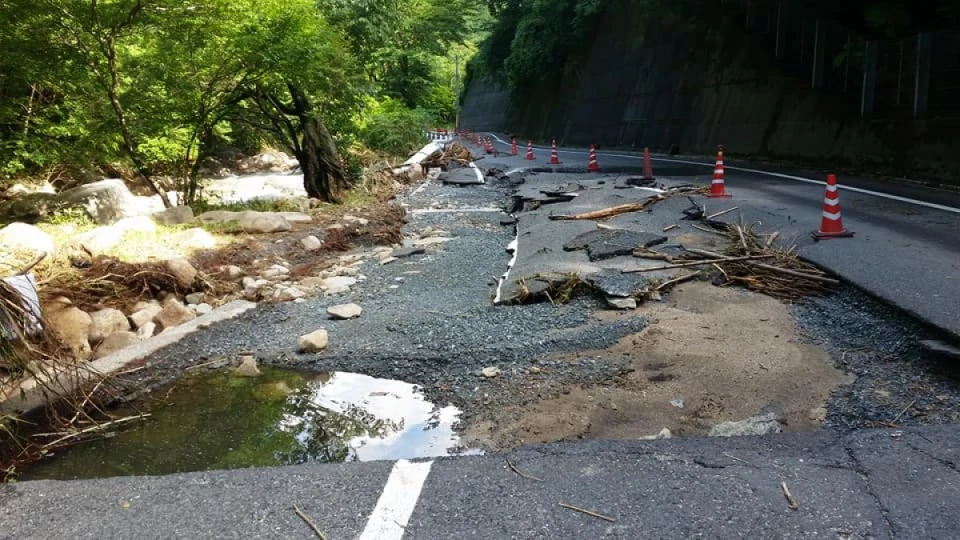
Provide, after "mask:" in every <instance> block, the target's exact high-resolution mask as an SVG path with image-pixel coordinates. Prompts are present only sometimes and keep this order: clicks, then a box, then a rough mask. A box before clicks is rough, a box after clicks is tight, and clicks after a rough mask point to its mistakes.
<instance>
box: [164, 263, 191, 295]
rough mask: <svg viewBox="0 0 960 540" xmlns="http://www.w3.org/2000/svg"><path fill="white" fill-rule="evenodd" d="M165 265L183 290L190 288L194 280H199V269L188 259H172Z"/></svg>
mask: <svg viewBox="0 0 960 540" xmlns="http://www.w3.org/2000/svg"><path fill="white" fill-rule="evenodd" d="M165 265H166V267H167V270H168V271H169V272H170V274H171V275H172V276H173V277H174V279H176V280H177V286H178V287H180V288H181V289H188V288H190V286H191V285H193V280H195V279H197V269H196V268H194V267H193V265H192V264H190V262H189V261H187V260H186V259H171V260H169V261H166V263H165Z"/></svg>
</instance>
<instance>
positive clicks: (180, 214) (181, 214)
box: [151, 206, 193, 230]
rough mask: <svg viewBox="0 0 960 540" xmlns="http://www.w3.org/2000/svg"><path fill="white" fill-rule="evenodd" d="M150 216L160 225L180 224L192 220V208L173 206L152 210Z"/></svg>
mask: <svg viewBox="0 0 960 540" xmlns="http://www.w3.org/2000/svg"><path fill="white" fill-rule="evenodd" d="M151 217H152V218H153V220H154V221H156V222H157V223H159V224H161V225H180V224H182V223H189V222H191V221H193V209H192V208H190V207H189V206H174V207H173V208H164V209H163V210H160V211H158V212H154V213H153V214H152V215H151ZM191 230H192V229H191Z"/></svg>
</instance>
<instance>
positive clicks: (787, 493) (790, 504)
mask: <svg viewBox="0 0 960 540" xmlns="http://www.w3.org/2000/svg"><path fill="white" fill-rule="evenodd" d="M780 487H781V488H783V496H784V497H786V498H787V506H788V507H790V509H791V510H797V509H799V508H800V505H799V504H797V501H796V499H794V498H793V495H791V494H790V488H788V487H787V483H786V482H780Z"/></svg>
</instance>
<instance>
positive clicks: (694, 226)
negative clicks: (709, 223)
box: [690, 223, 726, 236]
mask: <svg viewBox="0 0 960 540" xmlns="http://www.w3.org/2000/svg"><path fill="white" fill-rule="evenodd" d="M690 226H691V227H693V228H694V229H697V230H698V231H703V232H708V233H713V234H719V235H720V236H726V233H724V232H722V231H718V230H716V229H708V228H706V227H701V226H699V225H697V224H696V223H691V224H690Z"/></svg>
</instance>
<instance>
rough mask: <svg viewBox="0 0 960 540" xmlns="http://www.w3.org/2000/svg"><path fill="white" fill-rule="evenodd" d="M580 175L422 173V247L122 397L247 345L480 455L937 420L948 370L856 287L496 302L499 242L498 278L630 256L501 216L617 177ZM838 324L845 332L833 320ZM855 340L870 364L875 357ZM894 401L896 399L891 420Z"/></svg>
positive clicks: (705, 283)
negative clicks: (372, 388) (308, 346)
mask: <svg viewBox="0 0 960 540" xmlns="http://www.w3.org/2000/svg"><path fill="white" fill-rule="evenodd" d="M580 176H581V177H582V176H583V175H580ZM581 177H578V176H576V175H564V176H562V177H559V178H553V177H550V176H549V175H544V176H542V177H541V178H540V179H538V178H537V175H533V176H527V177H526V178H523V176H518V175H510V176H506V175H503V174H502V173H499V172H497V171H494V174H493V176H488V177H487V181H486V183H485V184H472V185H469V186H466V187H457V186H453V185H445V184H443V183H442V182H441V181H439V180H433V181H431V182H429V183H428V184H425V185H422V186H419V187H417V188H415V189H411V190H410V191H409V192H408V193H406V194H404V195H402V196H401V197H400V198H399V199H398V204H400V205H402V206H403V207H404V208H405V210H406V215H407V218H406V219H407V224H406V225H405V226H404V228H403V233H404V240H403V244H405V245H408V246H412V245H413V244H414V242H416V241H417V240H422V239H423V238H427V239H434V240H436V239H441V240H436V241H430V242H426V243H423V242H421V244H420V245H419V246H417V249H412V250H410V251H409V253H408V254H406V255H405V256H404V257H402V258H399V259H396V260H392V261H389V262H386V261H384V259H383V258H382V257H378V256H376V255H375V254H374V253H373V252H365V251H362V250H361V251H357V252H350V253H347V254H346V256H349V257H356V261H357V262H356V268H357V276H356V277H357V283H356V284H355V285H354V286H352V287H350V288H349V290H345V291H338V292H329V293H328V294H326V295H323V296H317V297H311V298H307V299H304V301H302V302H300V303H283V304H264V305H260V306H259V307H257V308H256V309H255V310H252V311H250V312H248V313H246V314H244V315H241V316H240V317H238V318H237V319H235V320H231V321H225V322H223V323H219V324H217V325H215V326H213V327H211V328H210V329H209V330H208V331H206V332H204V333H198V334H195V335H191V336H189V337H187V338H185V339H184V340H183V341H181V342H179V343H177V344H175V345H172V346H170V347H168V348H166V349H164V350H162V351H161V352H160V353H158V354H156V355H155V356H154V357H152V358H151V359H150V360H149V362H148V363H146V364H144V365H143V367H142V369H140V370H139V371H137V372H135V373H131V374H128V375H125V376H123V380H124V381H125V382H126V385H127V388H128V389H129V390H130V394H129V397H130V398H131V399H133V398H136V397H138V396H142V395H143V394H144V393H150V392H152V391H155V390H157V389H166V388H167V387H168V385H169V384H171V383H175V381H176V380H177V379H178V378H179V377H180V375H181V374H183V373H184V372H186V371H187V370H190V371H195V370H198V369H199V370H223V369H226V368H229V367H230V366H233V365H236V364H237V363H239V358H240V355H241V353H249V354H251V355H252V356H254V357H255V358H256V359H257V361H258V362H260V363H261V364H272V365H276V366H281V367H287V368H293V369H297V370H303V371H309V372H340V373H342V372H346V373H359V374H363V375H368V376H372V377H378V378H382V379H392V380H400V381H405V382H408V383H413V384H416V385H418V387H419V388H420V389H421V391H422V392H423V394H424V395H425V397H426V399H427V400H429V401H430V402H432V403H434V404H435V405H436V406H437V407H444V406H446V405H448V404H452V405H455V406H456V407H457V408H458V409H459V410H460V411H462V414H461V416H460V424H459V427H458V429H459V431H460V432H461V433H462V436H463V439H462V442H464V443H466V444H467V445H468V446H471V447H474V448H481V449H484V450H486V451H500V450H506V449H511V448H516V447H518V446H521V445H523V444H528V443H532V442H551V441H558V440H572V439H636V438H643V437H658V436H660V437H663V436H666V434H667V431H666V430H668V431H669V435H670V436H672V437H677V436H696V435H710V434H713V435H720V434H728V435H729V434H756V433H770V432H775V431H811V430H816V429H820V428H821V427H823V426H824V425H826V426H827V427H833V428H841V429H849V428H855V427H865V426H871V425H872V426H877V425H882V424H879V422H888V423H890V425H897V426H900V425H910V424H918V423H940V422H947V421H951V419H952V418H953V415H954V414H955V412H956V406H957V403H958V399H957V396H958V394H957V392H956V385H955V383H953V382H952V381H951V379H950V378H949V376H945V375H944V374H943V373H939V372H937V371H936V370H932V369H929V366H927V367H925V366H924V364H923V361H922V359H920V358H919V357H918V356H916V355H915V352H916V351H914V350H912V349H909V348H902V349H897V348H895V347H892V345H891V344H894V343H897V342H902V343H908V342H911V343H912V342H914V341H916V340H917V339H919V338H920V337H921V336H922V331H921V330H917V329H916V328H914V327H912V326H910V325H909V324H907V323H905V322H904V321H903V320H902V318H898V317H899V316H898V315H895V314H892V315H891V314H875V315H870V317H867V315H865V314H873V313H874V312H875V311H876V310H875V308H874V306H872V305H869V304H868V303H862V302H861V303H857V302H859V301H858V300H857V301H853V302H852V301H851V298H858V297H857V296H856V294H857V293H849V292H847V289H845V288H843V287H841V288H840V292H841V294H840V295H839V296H830V297H825V298H821V299H816V300H815V301H813V302H810V303H808V304H805V305H803V306H799V307H798V306H793V305H789V304H787V303H784V302H781V301H779V300H776V299H773V298H770V297H768V296H764V295H760V294H757V293H753V292H748V291H746V290H744V289H741V288H737V287H717V286H714V285H713V284H711V281H712V277H711V275H710V273H709V272H707V273H704V274H703V275H702V276H699V277H698V278H697V279H694V280H693V281H690V282H686V283H683V284H680V285H677V286H675V287H673V289H672V290H671V291H670V292H664V294H663V295H659V296H660V299H659V300H657V299H656V295H652V296H651V295H645V296H644V298H646V299H647V301H646V303H643V302H641V305H640V306H639V307H638V308H636V309H618V308H615V307H612V306H611V305H610V304H609V299H608V298H605V295H602V294H597V293H596V289H595V288H584V289H579V290H578V291H575V294H571V300H570V301H569V302H568V303H561V302H557V301H551V298H545V299H541V300H542V301H539V302H535V303H526V304H522V305H495V303H494V298H495V296H496V292H497V289H498V286H500V285H502V284H501V276H502V275H503V274H504V272H505V271H506V270H507V265H508V263H509V261H510V260H511V258H512V257H513V255H514V254H512V253H509V252H507V247H508V246H509V245H511V243H512V242H514V241H515V240H518V244H519V246H518V247H519V252H518V253H515V254H516V255H517V260H516V264H515V266H514V268H512V269H511V273H510V275H509V279H508V281H509V282H510V283H513V284H516V283H518V282H519V281H521V280H530V281H532V280H533V279H534V278H536V277H537V276H541V275H544V274H546V273H548V272H556V271H557V270H558V269H560V271H561V272H564V273H570V272H574V271H580V270H583V271H586V272H588V273H590V272H592V273H596V272H598V271H602V272H605V273H606V274H605V275H607V274H610V272H611V271H612V270H615V268H616V267H617V265H618V264H619V265H625V264H629V265H635V264H638V263H639V262H640V261H639V260H638V259H636V258H635V257H632V256H631V255H629V252H630V250H629V249H628V250H627V251H626V253H627V254H617V255H615V256H611V257H609V258H603V259H602V260H600V261H591V260H590V256H589V253H587V250H585V249H569V250H568V249H564V247H563V246H564V244H566V243H569V242H570V241H571V240H572V239H575V238H577V237H578V236H579V235H581V234H584V233H585V232H590V231H591V230H596V229H597V227H596V224H595V223H592V222H578V223H576V224H574V226H570V224H569V223H564V224H563V225H564V226H563V227H562V228H561V227H556V228H552V227H551V220H549V219H540V218H534V221H533V223H534V224H535V225H536V226H537V232H536V233H535V234H524V232H525V230H526V229H524V220H525V219H529V218H530V215H526V216H525V212H523V211H520V210H519V209H517V208H512V210H513V215H512V216H511V215H510V214H509V213H508V212H507V211H506V209H510V207H511V206H515V205H512V202H515V198H514V195H515V194H516V193H517V188H518V187H521V186H522V189H530V187H531V186H532V185H535V184H536V183H537V182H538V181H540V182H543V183H544V185H547V184H550V185H553V184H555V183H557V181H560V182H570V181H573V182H574V183H576V182H580V183H588V181H589V182H597V183H599V182H604V184H599V185H605V183H606V182H610V183H611V184H616V183H617V178H618V177H616V176H603V175H600V176H596V175H594V176H589V177H582V178H581ZM498 178H499V180H498ZM683 180H684V179H682V178H681V179H680V181H679V182H677V183H678V184H680V183H683ZM587 189H589V188H587ZM599 191H600V190H596V191H591V192H590V193H591V194H590V195H589V196H591V197H592V196H594V195H597V196H598V198H597V200H596V201H595V202H594V203H589V204H587V203H585V202H584V201H586V200H587V199H586V198H583V199H580V200H578V201H576V205H578V206H576V208H572V207H568V208H564V207H563V204H565V203H564V202H562V201H561V202H551V203H548V204H546V205H538V206H537V208H536V209H533V210H540V211H541V213H542V214H544V215H549V214H550V213H572V212H574V211H581V210H585V209H590V208H591V206H593V207H595V206H596V205H607V206H609V204H610V201H608V200H606V199H605V198H603V197H599V195H598V193H599ZM614 193H615V194H616V199H617V201H615V202H623V200H620V199H626V200H630V197H631V196H633V197H640V196H643V197H648V196H650V194H651V193H653V192H651V191H649V190H648V191H646V192H644V191H643V190H632V189H620V190H618V191H616V192H614ZM628 194H629V195H628ZM574 199H575V197H574ZM568 202H569V201H568ZM685 206H688V203H687V200H686V197H682V198H676V199H671V200H666V201H662V202H660V203H658V204H656V205H653V206H652V207H651V208H650V209H649V211H646V212H635V213H630V214H625V215H622V216H617V217H616V218H613V219H610V220H605V221H603V222H602V223H603V224H604V225H607V226H612V227H617V228H621V229H634V230H635V231H634V232H648V233H651V234H662V229H663V228H666V226H668V225H671V224H678V223H681V222H679V214H680V210H681V209H682V208H683V207H685ZM541 218H542V216H541ZM516 219H519V225H518V224H517V223H516ZM554 223H558V222H554ZM666 236H668V237H669V240H668V242H666V243H665V244H664V247H669V246H670V245H673V244H679V245H683V246H686V247H694V246H695V247H699V248H702V249H711V250H715V249H719V246H718V241H717V238H715V235H713V234H711V233H708V232H707V233H705V232H703V231H698V230H697V229H695V228H693V227H691V226H688V225H687V224H682V225H681V226H680V227H678V228H676V229H674V230H671V231H670V234H667V235H666ZM538 239H539V240H538ZM538 242H539V244H538ZM396 247H402V246H400V245H398V246H396ZM614 247H615V248H617V249H615V250H614V251H618V250H619V248H618V247H617V246H614ZM630 247H631V249H632V247H633V246H630ZM670 249H674V248H670ZM648 263H650V264H659V263H658V262H656V261H648ZM671 276H672V275H661V276H658V277H656V278H651V279H650V280H644V279H639V278H637V279H636V280H634V281H631V282H630V283H629V284H628V285H624V284H623V283H621V282H617V283H614V284H613V285H610V284H609V283H608V284H607V285H609V286H611V287H613V288H614V289H616V288H620V287H623V286H630V287H632V286H638V285H643V284H644V283H646V284H647V285H648V287H647V289H649V285H650V284H651V283H652V284H655V283H657V282H658V281H657V280H659V282H662V281H663V280H664V279H668V278H669V277H671ZM607 288H608V289H609V287H607ZM346 302H353V303H356V304H358V305H360V306H361V307H362V308H363V314H362V315H361V316H360V317H358V318H356V319H351V320H342V321H339V320H338V321H334V320H330V319H329V318H328V316H327V314H326V310H327V308H328V307H330V306H333V305H337V304H343V303H346ZM851 302H852V303H851ZM871 317H872V318H871ZM848 323H849V324H851V325H853V326H855V327H856V328H859V329H861V330H863V331H862V332H859V333H853V334H849V335H846V334H844V335H841V334H840V333H838V331H837V329H838V328H842V327H844V325H846V324H848ZM321 327H322V328H324V329H326V330H327V331H328V332H329V335H330V343H329V346H328V347H327V349H326V350H325V351H324V352H322V353H318V354H299V353H297V352H296V341H297V337H298V336H300V335H303V334H306V333H308V332H311V331H314V330H316V329H317V328H321ZM867 328H869V331H867V330H866V329H867ZM878 336H882V339H878ZM864 348H870V350H872V351H874V352H873V353H870V354H875V355H877V356H876V358H883V359H884V364H883V365H884V368H883V369H882V370H881V369H876V366H875V365H873V364H872V362H873V360H872V358H874V357H873V356H869V354H867V353H865V351H863V350H862V349H864ZM853 349H859V350H857V351H854V352H851V350H853ZM853 355H858V356H853ZM897 380H900V381H903V380H909V381H910V384H911V386H910V388H911V390H909V391H905V390H902V389H901V387H902V385H898V383H895V382H891V381H897ZM917 388H922V389H923V390H922V391H921V390H917ZM916 392H921V394H922V396H923V398H922V399H917V398H916V397H915V396H916V395H917V394H916ZM911 396H913V397H911ZM913 399H917V400H916V401H914V403H913V404H911V403H910V401H911V400H913ZM907 405H911V406H912V407H913V408H910V407H907ZM905 407H907V408H908V409H909V410H907V411H906V412H905V413H903V414H898V413H901V411H904V410H905ZM920 407H922V408H923V409H922V410H921V409H920ZM918 413H921V414H918Z"/></svg>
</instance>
